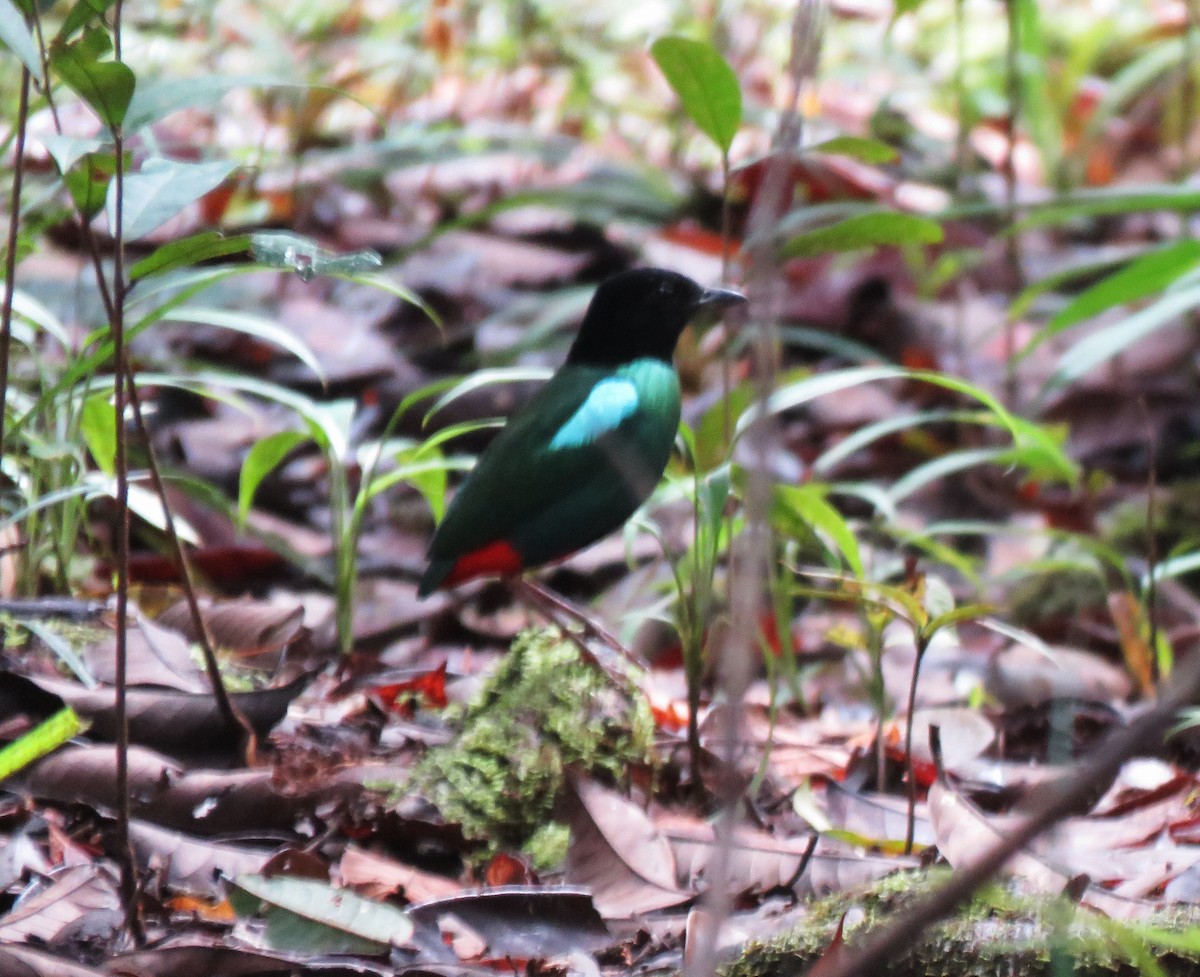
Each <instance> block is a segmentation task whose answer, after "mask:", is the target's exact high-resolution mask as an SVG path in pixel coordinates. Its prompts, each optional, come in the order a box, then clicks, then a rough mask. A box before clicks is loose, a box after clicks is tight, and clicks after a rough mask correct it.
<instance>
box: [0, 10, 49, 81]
mask: <svg viewBox="0 0 1200 977" xmlns="http://www.w3.org/2000/svg"><path fill="white" fill-rule="evenodd" d="M0 45H2V46H3V47H6V48H8V50H9V51H11V52H12V53H13V54H15V55H16V56H17V57H18V58H20V59H21V63H22V64H24V65H25V67H26V68H28V69H29V73H30V74H31V75H33V77H34V78H40V77H41V76H42V61H41V58H39V57H38V48H37V43H36V42H35V41H34V39H33V35H32V34H31V33H29V28H28V27H27V26H26V24H25V18H24V17H22V16H21V12H20V11H19V10H17V8H16V7H14V6H13V3H12V0H0Z"/></svg>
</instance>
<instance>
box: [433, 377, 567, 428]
mask: <svg viewBox="0 0 1200 977" xmlns="http://www.w3.org/2000/svg"><path fill="white" fill-rule="evenodd" d="M550 372H551V371H550V370H548V369H546V368H545V367H540V366H509V367H498V368H496V369H494V370H476V371H475V372H474V373H472V374H471V375H470V376H468V377H464V378H463V379H462V380H460V381H459V382H458V383H456V384H454V386H453V387H452V388H451V389H450V390H448V391H447V392H446V393H444V394H442V396H441V397H439V398H438V400H437V402H436V403H435V404H434V405H433V406H432V407H430V408H429V410H428V411H427V412H426V414H425V423H426V424H428V423H429V419H430V418H431V417H433V416H434V415H435V414H437V413H438V411H440V410H442V409H443V408H445V407H448V406H449V405H450V404H452V403H453V402H454V401H456V400H458V398H459V397H465V396H466V395H467V394H469V393H473V392H474V391H476V390H482V389H483V388H484V387H491V386H494V385H495V384H498V383H529V382H531V381H537V380H549V379H550Z"/></svg>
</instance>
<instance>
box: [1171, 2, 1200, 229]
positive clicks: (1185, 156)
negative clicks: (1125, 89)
mask: <svg viewBox="0 0 1200 977" xmlns="http://www.w3.org/2000/svg"><path fill="white" fill-rule="evenodd" d="M1183 9H1184V14H1185V16H1186V18H1187V20H1186V26H1185V29H1184V32H1183V58H1182V63H1181V64H1180V70H1181V71H1182V72H1183V77H1182V78H1181V79H1180V91H1179V168H1178V170H1177V172H1176V177H1177V178H1178V179H1181V180H1182V179H1185V178H1186V177H1188V176H1189V175H1190V174H1191V172H1192V135H1193V132H1192V130H1193V129H1194V128H1195V125H1196V75H1195V73H1194V72H1195V65H1196V29H1197V27H1200V11H1198V10H1197V3H1196V0H1185V2H1184V5H1183ZM1184 233H1186V231H1185V232H1184Z"/></svg>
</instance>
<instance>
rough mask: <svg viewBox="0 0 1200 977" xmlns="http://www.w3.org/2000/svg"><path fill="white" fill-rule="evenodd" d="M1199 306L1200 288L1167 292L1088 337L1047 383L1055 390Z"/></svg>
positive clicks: (1063, 358) (1069, 353) (1062, 359)
mask: <svg viewBox="0 0 1200 977" xmlns="http://www.w3.org/2000/svg"><path fill="white" fill-rule="evenodd" d="M1198 307H1200V287H1196V286H1193V287H1191V288H1187V289H1183V290H1181V291H1176V292H1168V293H1167V294H1166V295H1164V296H1163V297H1162V298H1160V299H1159V300H1158V301H1156V302H1154V303H1153V304H1151V305H1148V306H1146V307H1145V308H1144V309H1142V310H1140V311H1139V312H1135V313H1134V314H1133V315H1131V316H1129V317H1128V318H1127V319H1123V320H1122V321H1121V322H1118V323H1115V324H1114V325H1111V326H1109V327H1108V328H1106V329H1101V330H1099V331H1098V332H1094V333H1092V334H1091V335H1089V336H1085V337H1084V338H1083V339H1081V340H1080V341H1079V342H1077V343H1076V344H1075V345H1074V346H1072V347H1071V348H1070V349H1068V350H1067V351H1066V352H1065V353H1063V354H1062V356H1061V357H1059V360H1058V365H1057V367H1056V368H1055V371H1054V374H1053V375H1052V376H1051V377H1050V379H1049V380H1048V381H1047V382H1046V390H1047V391H1053V390H1056V389H1058V388H1060V387H1063V386H1065V385H1066V384H1068V383H1070V382H1071V381H1072V380H1075V379H1077V378H1078V377H1081V376H1083V375H1084V374H1085V373H1088V372H1089V371H1091V370H1093V369H1095V368H1096V367H1097V366H1099V365H1100V364H1101V363H1106V362H1108V361H1109V360H1110V359H1112V358H1113V357H1114V356H1117V355H1118V354H1119V353H1121V352H1122V351H1123V350H1126V349H1128V348H1129V347H1130V346H1132V345H1133V344H1134V343H1136V342H1138V341H1139V340H1141V339H1143V338H1144V337H1146V336H1148V335H1150V333H1152V332H1154V331H1155V330H1156V329H1160V328H1162V327H1163V326H1165V325H1167V324H1169V323H1172V322H1176V321H1178V318H1179V316H1181V315H1183V314H1184V313H1185V312H1190V311H1191V310H1192V309H1195V308H1198Z"/></svg>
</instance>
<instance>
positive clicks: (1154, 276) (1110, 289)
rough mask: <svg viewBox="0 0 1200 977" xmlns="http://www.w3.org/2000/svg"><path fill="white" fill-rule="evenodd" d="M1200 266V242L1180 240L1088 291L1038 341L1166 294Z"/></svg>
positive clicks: (1055, 318) (1143, 257)
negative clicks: (1117, 307)
mask: <svg viewBox="0 0 1200 977" xmlns="http://www.w3.org/2000/svg"><path fill="white" fill-rule="evenodd" d="M1198 266H1200V241H1179V242H1177V243H1175V244H1171V245H1168V246H1167V247H1165V248H1160V249H1158V250H1155V251H1151V252H1150V253H1149V254H1145V255H1142V257H1140V258H1138V259H1137V260H1136V261H1133V262H1130V263H1129V264H1128V265H1126V266H1125V267H1124V268H1122V269H1121V270H1120V271H1118V272H1115V273H1114V274H1111V275H1109V276H1108V277H1107V278H1104V279H1103V280H1101V281H1099V282H1097V283H1096V284H1095V285H1093V286H1092V287H1091V288H1089V289H1086V290H1085V291H1083V292H1081V293H1080V294H1079V295H1077V296H1076V297H1075V299H1074V300H1073V301H1072V302H1071V303H1070V304H1069V305H1068V306H1067V307H1066V308H1065V309H1063V310H1062V311H1061V312H1059V313H1058V314H1057V315H1056V316H1055V317H1054V318H1053V319H1051V320H1050V321H1049V322H1048V323H1047V324H1046V327H1045V329H1043V330H1041V331H1040V332H1039V333H1038V337H1037V342H1041V341H1042V340H1044V339H1048V338H1049V337H1051V336H1054V335H1057V334H1058V333H1060V332H1062V331H1063V330H1064V329H1067V328H1069V327H1071V326H1073V325H1075V324H1076V323H1078V322H1082V321H1083V320H1084V319H1090V318H1091V317H1092V316H1094V315H1098V314H1099V313H1101V312H1103V311H1105V310H1106V309H1111V308H1112V307H1113V306H1114V305H1124V304H1126V303H1129V302H1136V301H1138V300H1139V299H1144V298H1146V297H1148V296H1150V295H1154V294H1156V293H1158V292H1161V291H1163V290H1164V289H1165V288H1167V287H1168V286H1169V285H1171V284H1173V283H1174V282H1175V281H1177V280H1178V279H1179V278H1180V277H1181V276H1182V275H1183V274H1185V273H1186V272H1189V271H1192V270H1194V269H1195V268H1197V267H1198Z"/></svg>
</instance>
